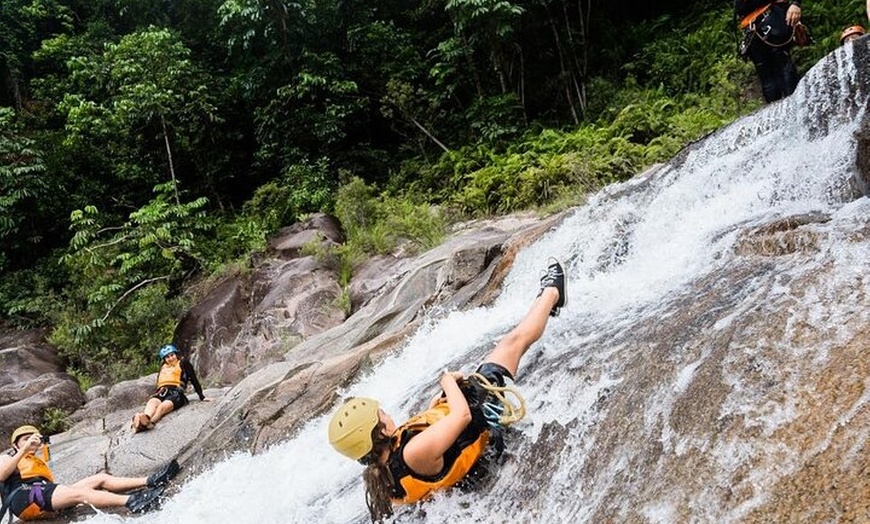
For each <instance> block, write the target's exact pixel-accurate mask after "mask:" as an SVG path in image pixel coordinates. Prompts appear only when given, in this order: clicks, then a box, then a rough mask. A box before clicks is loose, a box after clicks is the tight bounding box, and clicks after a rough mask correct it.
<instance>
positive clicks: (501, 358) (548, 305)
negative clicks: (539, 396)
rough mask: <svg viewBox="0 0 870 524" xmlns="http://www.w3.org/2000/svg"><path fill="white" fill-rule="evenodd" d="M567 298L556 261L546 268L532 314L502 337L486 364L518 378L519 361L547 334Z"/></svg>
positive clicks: (563, 277) (563, 280)
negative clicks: (491, 364)
mask: <svg viewBox="0 0 870 524" xmlns="http://www.w3.org/2000/svg"><path fill="white" fill-rule="evenodd" d="M564 295H565V271H564V269H563V268H562V265H561V264H560V263H559V262H557V261H555V260H554V261H553V262H552V263H551V264H550V265H549V267H548V268H547V274H546V275H544V276H543V277H542V278H541V290H540V292H539V293H538V297H537V298H536V299H535V301H534V302H533V303H532V307H531V309H530V310H529V312H528V313H526V316H525V317H523V319H522V320H521V321H520V323H519V324H517V326H516V327H515V328H513V329H512V330H511V331H510V332H509V333H508V334H507V335H505V336H504V337H502V339H501V340H500V341H499V342H498V344H496V346H495V349H493V350H492V352H490V354H489V355H487V357H486V358H485V359H484V362H492V363H495V364H499V365H501V366H503V367H504V368H505V369H507V370H508V371H510V373H511V375H513V376H514V377H516V376H517V369H518V368H519V366H520V359H522V357H523V355H525V354H526V351H528V349H529V347H531V345H532V344H533V343H535V341H537V340H538V339H539V338H541V335H543V334H544V328H545V327H547V321H548V320H549V318H550V317H551V316H556V315H557V314H558V312H559V308H561V307H562V306H564V305H565V302H566V300H565V299H566V297H565V296H564Z"/></svg>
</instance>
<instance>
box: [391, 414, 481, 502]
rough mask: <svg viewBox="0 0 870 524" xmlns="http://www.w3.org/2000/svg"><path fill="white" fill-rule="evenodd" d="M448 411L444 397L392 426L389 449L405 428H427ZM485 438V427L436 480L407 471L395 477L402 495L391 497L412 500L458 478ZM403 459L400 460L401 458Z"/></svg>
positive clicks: (398, 444)
mask: <svg viewBox="0 0 870 524" xmlns="http://www.w3.org/2000/svg"><path fill="white" fill-rule="evenodd" d="M448 413H450V408H449V407H448V405H447V401H446V400H442V402H440V403H439V404H436V405H435V406H434V407H432V408H430V409H428V410H426V411H424V412H423V413H420V414H418V415H415V416H413V417H411V419H410V420H408V421H407V422H405V423H404V424H402V425H401V426H399V427H398V428H397V429H396V432H395V434H394V435H395V436H396V437H398V438H395V439H393V445H392V449H391V451H392V452H396V451H399V450H400V447H401V445H402V443H403V442H404V441H405V434H406V433H408V432H409V431H413V432H419V431H423V430H424V429H426V428H428V427H429V426H431V425H432V424H434V423H436V422H438V421H439V420H441V419H442V418H444V417H446V416H447V414H448ZM488 442H489V431H486V430H485V431H482V432H481V433H480V435H479V436H478V437H477V439H476V440H474V441H473V442H471V443H470V444H468V445H467V446H465V447H464V448H462V450H461V451H460V452H459V456H458V457H456V460H454V461H453V464H452V465H451V466H450V468H449V469H448V470H447V472H446V473H444V474H443V475H442V476H441V477H440V478H439V479H437V480H424V479H420V478H417V477H415V476H413V474H411V473H410V472H409V474H407V475H405V476H403V477H401V478H398V479H395V481H396V482H398V483H399V484H400V485H401V486H402V488H403V489H404V490H405V496H404V497H403V498H393V499H392V501H393V503H394V504H412V503H414V502H418V501H420V500H423V499H424V498H426V497H428V496H429V495H430V494H432V493H433V492H434V491H438V490H441V489H445V488H449V487H451V486H453V485H454V484H456V483H457V482H459V481H460V480H462V478H463V477H465V475H467V474H468V472H469V471H470V470H471V467H472V466H474V464H475V463H476V462H477V460H478V459H479V458H480V456H481V455H482V454H483V451H484V450H485V449H486V445H487V443H488ZM402 462H403V463H404V460H403V461H402Z"/></svg>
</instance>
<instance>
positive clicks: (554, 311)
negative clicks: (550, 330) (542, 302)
mask: <svg viewBox="0 0 870 524" xmlns="http://www.w3.org/2000/svg"><path fill="white" fill-rule="evenodd" d="M551 261H552V262H551ZM547 262H550V263H549V264H547V267H550V266H551V265H552V264H553V263H556V264H558V265H559V268H560V269H561V270H562V293H561V294H560V296H559V298H561V299H562V305H561V306H559V307H554V308H553V309H552V311H550V314H551V316H554V317H558V316H559V313H560V312H561V310H562V308H563V307H565V306H567V305H568V277H567V275H565V266H563V265H562V262H561V261H560V260H559V259H558V258H556V257H550V258H549V259H548V260H547Z"/></svg>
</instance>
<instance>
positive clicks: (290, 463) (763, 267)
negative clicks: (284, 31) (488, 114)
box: [87, 38, 870, 524]
mask: <svg viewBox="0 0 870 524" xmlns="http://www.w3.org/2000/svg"><path fill="white" fill-rule="evenodd" d="M868 41H870V39H868V38H864V39H863V40H861V41H859V45H854V46H846V47H844V48H840V49H838V50H837V51H835V52H834V53H832V54H831V55H830V56H828V57H827V58H825V59H824V60H823V61H821V62H820V63H819V64H817V65H816V67H814V68H813V69H812V70H811V71H810V72H808V73H807V75H806V76H805V77H804V79H803V80H802V81H801V84H800V85H799V87H798V90H797V91H796V93H795V94H794V95H792V96H791V97H789V98H788V99H786V100H783V101H781V102H779V103H775V104H772V105H770V106H768V107H765V108H764V109H762V110H761V111H758V112H757V113H755V114H753V115H751V116H748V117H746V118H743V119H741V120H739V121H738V122H735V123H734V124H732V125H730V126H728V127H726V128H724V129H722V130H720V131H719V132H717V133H715V134H714V135H712V136H710V137H708V138H706V139H704V140H703V141H701V142H699V143H696V144H693V145H692V146H690V147H688V148H687V149H686V150H685V151H683V152H682V153H681V154H680V155H679V156H678V157H677V158H675V159H674V160H672V161H671V162H670V163H668V164H666V165H664V166H661V167H660V168H658V169H654V170H650V172H648V173H646V174H644V175H642V176H638V177H636V178H635V179H632V180H630V181H628V182H626V183H623V184H618V185H614V186H612V187H609V188H607V189H605V190H603V191H601V192H600V193H598V194H596V195H595V196H593V197H592V198H590V200H589V202H588V203H587V204H585V205H583V206H582V207H580V208H578V209H577V210H576V211H575V212H573V214H572V215H571V216H570V217H568V218H567V219H566V220H565V221H564V222H563V223H562V225H561V226H560V227H559V228H558V229H556V230H554V231H552V232H550V233H549V234H547V235H546V236H544V237H543V238H541V239H540V240H539V241H537V242H536V243H535V244H533V245H532V246H530V247H528V248H527V249H525V250H524V251H522V252H521V253H520V254H519V255H518V257H517V259H516V261H515V264H514V266H513V267H512V269H511V272H510V274H509V275H508V277H507V279H506V280H505V283H504V288H503V291H502V294H501V295H500V297H499V298H498V299H497V300H496V301H495V303H494V304H493V305H492V306H490V307H487V308H478V309H473V310H469V311H454V312H450V313H448V314H445V313H443V312H441V313H440V314H438V315H435V314H433V315H432V316H431V318H430V319H429V321H427V322H425V323H424V325H423V326H422V327H421V328H420V329H419V330H418V331H417V332H416V334H415V335H414V336H413V337H412V338H411V339H410V340H408V341H407V343H406V344H404V345H403V347H402V349H401V351H399V352H397V353H396V354H394V355H392V356H390V357H388V358H386V359H385V360H384V361H383V362H382V363H381V364H379V365H378V366H377V367H376V368H375V369H373V370H372V371H371V372H370V373H368V374H367V375H366V376H364V377H362V378H361V379H360V380H358V381H357V382H355V383H354V384H352V385H351V386H350V387H349V388H348V389H347V390H346V391H343V392H342V393H343V394H344V396H349V395H361V396H367V397H373V398H377V399H379V400H380V401H381V402H382V407H383V408H384V409H385V410H386V411H387V412H388V413H390V414H391V415H392V416H393V418H394V419H395V420H396V421H397V422H400V421H402V420H404V419H405V418H407V417H408V416H410V415H412V414H413V413H415V412H416V411H417V410H419V409H420V408H421V406H422V405H423V404H424V403H425V401H426V400H428V399H429V398H431V396H432V395H434V394H435V393H436V392H437V390H436V387H437V379H438V376H439V374H440V372H441V371H442V370H444V369H445V368H448V369H451V370H460V371H464V372H471V371H473V369H474V367H475V366H476V365H477V363H478V362H479V361H480V359H481V358H482V357H483V356H484V355H485V354H486V353H487V351H488V350H489V349H490V348H491V347H492V346H493V344H494V343H495V341H496V340H497V339H498V338H499V337H500V336H501V335H503V334H504V333H506V332H507V331H508V330H509V329H510V328H511V327H513V325H515V324H516V323H517V322H518V320H519V319H520V318H522V316H523V315H524V313H525V312H526V311H527V308H528V306H529V305H530V303H531V301H532V299H533V298H534V296H535V294H536V292H537V286H538V276H539V271H540V270H541V269H542V268H544V267H545V266H546V260H547V258H548V257H549V256H555V257H557V258H559V259H560V260H562V261H563V262H564V263H565V266H566V269H567V274H568V276H569V283H568V297H569V301H568V306H567V307H566V308H565V309H563V311H562V314H561V316H559V317H557V318H554V319H552V320H551V321H550V323H549V325H548V327H547V330H546V332H545V334H544V336H543V338H542V339H541V340H540V341H539V342H538V343H536V344H535V345H534V346H533V347H532V348H531V349H530V351H529V352H528V354H527V355H526V356H525V358H524V360H523V362H522V363H521V365H520V370H519V376H518V381H517V386H518V388H519V389H520V390H521V391H522V393H523V394H524V396H525V398H526V399H527V402H528V411H529V414H528V416H527V417H526V419H524V420H523V421H522V422H520V423H519V424H517V425H516V426H514V427H513V428H512V429H511V431H510V434H509V435H508V448H509V452H508V456H507V457H506V458H505V460H504V463H503V464H500V465H499V466H498V467H497V468H495V469H494V470H493V471H491V474H490V475H489V477H488V478H487V479H486V480H485V481H484V484H483V485H482V486H479V487H477V488H476V489H474V490H471V491H460V490H451V491H448V492H445V493H439V494H437V495H436V496H435V497H434V499H433V500H431V501H428V502H426V503H424V504H420V505H417V506H412V507H403V508H400V509H398V510H397V513H396V515H395V516H394V517H393V519H394V521H395V522H431V523H435V522H439V523H440V522H492V523H500V522H520V523H524V522H528V523H531V522H603V521H607V522H650V523H669V522H744V521H752V520H753V519H759V520H764V518H761V517H759V516H758V515H759V514H758V513H756V512H757V511H760V510H761V509H764V511H766V512H767V513H764V515H768V516H770V515H787V514H788V513H787V512H788V511H797V510H800V511H804V513H801V514H803V515H806V516H807V518H808V520H809V521H822V520H824V521H835V520H837V519H836V518H815V517H814V515H815V516H818V515H821V514H820V513H818V512H819V511H827V510H826V509H825V510H821V509H819V508H820V507H821V506H820V505H819V504H813V503H812V502H811V503H809V506H808V508H809V509H807V508H804V509H800V508H796V507H791V508H787V507H784V506H786V505H787V504H785V503H782V502H777V501H788V500H792V499H793V500H799V499H800V489H801V488H800V486H803V485H805V484H806V483H805V484H800V482H801V481H800V479H802V478H804V477H805V475H806V474H807V473H806V471H807V468H808V467H810V466H812V465H813V464H816V463H818V467H824V464H823V463H822V462H823V460H822V459H823V458H824V457H827V456H828V455H827V454H828V453H829V452H832V450H834V449H835V448H836V449H837V450H838V451H837V456H839V457H841V458H839V459H837V460H842V463H838V464H835V465H834V466H832V468H833V470H837V471H845V472H846V473H843V475H844V476H843V477H842V478H843V479H844V481H843V482H845V483H848V479H850V478H852V477H851V476H849V474H848V470H849V468H850V467H851V466H850V464H853V463H854V462H855V461H858V462H859V463H863V467H864V468H866V467H867V458H866V457H867V447H866V446H867V441H868V436H870V424H868V423H867V419H868V414H867V412H868V401H870V375H866V374H863V375H862V373H863V371H862V370H861V369H859V370H858V371H855V368H854V364H850V363H849V362H848V359H845V357H844V355H845V354H846V353H844V352H848V351H853V352H854V351H856V350H855V349H854V344H853V343H852V342H851V341H852V340H853V339H854V338H855V337H856V334H857V332H859V331H860V330H861V329H863V330H864V331H866V327H867V325H868V321H870V307H868V306H870V280H868V277H867V275H870V248H868V241H867V240H866V239H865V240H864V241H854V240H850V238H851V237H850V235H851V234H852V232H854V231H860V230H862V228H863V230H866V229H867V227H868V225H867V224H868V222H867V218H866V217H868V216H870V202H868V198H867V197H861V196H859V195H857V194H856V190H855V182H854V181H855V179H856V177H857V168H856V166H855V150H856V138H855V133H856V131H857V130H858V129H859V126H860V123H861V121H862V119H863V118H864V117H865V112H866V109H867V99H868V93H867V89H868V85H870V83H868V80H867V76H868V75H870V73H868V71H870V67H868V56H870V50H868ZM784 235H786V236H784ZM787 235H793V236H792V237H787ZM766 238H767V239H774V240H776V239H778V241H780V242H784V240H783V239H784V238H790V239H792V242H791V243H790V244H789V245H788V246H786V247H783V246H782V245H779V244H777V245H773V246H772V247H770V248H769V249H771V250H773V251H774V254H772V255H771V254H769V253H767V252H766V251H765V249H768V248H767V247H766V244H764V242H765V239H766ZM741 246H744V247H745V249H743V248H742V247H741ZM753 250H754V251H753ZM777 250H779V251H777ZM857 351H859V353H858V354H857V356H858V357H860V356H861V354H860V350H857ZM865 353H866V351H865ZM847 356H848V355H847ZM857 360H860V358H859V359H857ZM863 360H865V361H866V360H868V359H867V358H866V355H864V358H863ZM844 362H845V363H844ZM838 366H840V367H838ZM850 366H852V367H850ZM841 368H842V369H841ZM864 369H866V368H864ZM837 370H839V373H840V374H839V375H836V376H835V379H831V376H832V375H831V374H833V373H835V372H836V371H837ZM850 370H851V371H850ZM829 386H830V387H831V388H838V387H839V388H842V390H837V394H836V395H834V394H833V393H832V394H831V395H830V396H827V394H826V393H825V391H827V390H826V389H825V388H827V387H829ZM826 399H839V400H838V401H836V400H835V401H826ZM826 402H827V403H826ZM819 403H821V404H824V405H822V406H821V407H820V406H818V405H816V404H819ZM327 423H328V417H321V418H317V419H314V420H311V421H309V422H308V423H307V424H306V425H305V426H304V428H303V429H302V430H301V431H300V432H299V433H298V434H296V435H295V436H294V437H293V439H292V440H289V441H287V442H284V443H282V444H280V445H276V446H274V447H273V448H271V449H269V450H267V451H265V452H263V453H261V454H258V455H253V456H252V455H250V454H244V453H240V454H237V455H234V456H232V457H231V458H229V459H228V460H225V461H223V462H221V463H217V464H215V465H214V466H213V467H212V468H211V469H210V470H208V471H205V472H203V473H201V474H199V475H196V476H194V477H193V478H190V479H189V480H187V481H186V482H185V484H184V486H183V487H182V489H181V490H179V491H178V492H177V493H175V494H174V495H173V496H172V497H171V498H170V499H169V500H167V501H166V502H165V504H164V505H163V507H162V508H161V509H160V510H159V511H157V512H155V513H151V514H148V515H146V516H143V517H136V518H130V517H122V516H118V515H114V514H105V513H98V514H97V515H96V516H92V517H90V518H89V519H88V520H87V522H91V523H103V522H116V521H126V520H139V519H140V518H141V519H148V520H149V521H154V522H164V523H176V522H177V523H181V522H221V523H240V524H270V523H310V522H318V523H364V522H368V514H367V510H366V507H365V502H364V500H365V497H364V493H363V488H362V482H361V470H362V467H361V466H359V465H358V464H356V463H354V462H352V461H349V460H347V459H345V458H344V457H342V456H340V455H338V454H337V453H335V452H334V451H333V450H332V449H331V448H330V447H329V445H328V443H327V440H326V426H327ZM862 450H863V451H862ZM861 457H863V458H861ZM862 461H863V462H862ZM837 468H839V469H837ZM833 470H832V471H833ZM864 471H865V476H866V469H865V470H864ZM806 482H807V483H808V482H809V481H806ZM789 485H798V487H793V488H789ZM807 485H808V484H807ZM865 486H866V484H865ZM841 488H844V489H845V488H847V486H841ZM820 489H821V488H820ZM864 489H865V491H864V493H865V494H866V487H865V488H864ZM790 490H791V491H790ZM795 490H797V491H795ZM817 496H819V495H818V494H817ZM831 500H832V502H830V504H826V505H824V506H825V508H827V507H828V506H830V507H831V508H833V509H831V510H830V511H834V512H836V511H840V513H839V514H840V515H841V516H843V515H845V516H848V511H849V507H848V506H847V505H844V504H842V503H840V505H841V507H840V509H839V510H837V508H836V507H834V506H835V505H836V503H837V500H838V499H837V498H836V497H833V498H832V499H831ZM865 502H866V501H865ZM791 506H797V505H796V504H795V505H791ZM865 507H866V506H865ZM813 512H816V513H813ZM834 515H835V517H836V513H835V514H834ZM855 515H858V517H859V519H858V520H860V515H861V514H860V513H857V514H855ZM865 516H866V515H865ZM843 518H846V517H843ZM776 520H777V519H776V518H771V519H769V521H776Z"/></svg>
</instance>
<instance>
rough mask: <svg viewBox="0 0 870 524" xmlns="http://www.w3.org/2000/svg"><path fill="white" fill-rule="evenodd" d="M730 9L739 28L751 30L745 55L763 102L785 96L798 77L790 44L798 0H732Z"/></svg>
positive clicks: (799, 4)
mask: <svg viewBox="0 0 870 524" xmlns="http://www.w3.org/2000/svg"><path fill="white" fill-rule="evenodd" d="M734 9H735V11H736V14H737V20H738V22H739V24H740V28H741V29H743V30H744V31H747V32H750V31H751V33H752V34H751V37H750V38H751V40H750V43H749V46H748V48H747V50H746V56H747V57H748V58H749V59H750V60H751V61H752V63H753V64H754V65H755V71H756V73H758V78H759V79H760V80H761V91H762V94H763V95H764V100H765V102H768V103H769V102H774V101H776V100H779V99H781V98H785V97H787V96H789V95H790V94H792V93H793V92H794V90H795V87H797V83H798V80H799V78H798V73H797V69H796V68H795V66H794V62H792V59H791V48H792V46H793V45H794V44H793V40H792V34H793V31H794V27H795V26H796V25H797V24H798V23H799V22H800V20H801V3H800V1H799V0H791V1H777V2H769V1H766V0H734Z"/></svg>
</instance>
